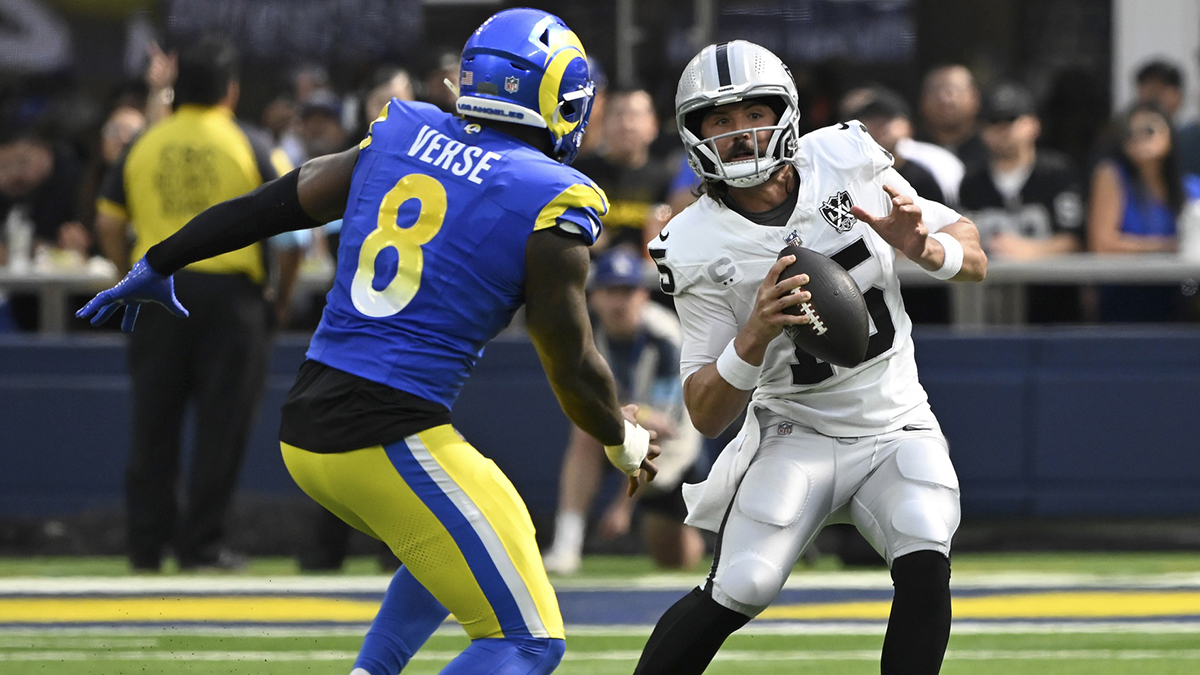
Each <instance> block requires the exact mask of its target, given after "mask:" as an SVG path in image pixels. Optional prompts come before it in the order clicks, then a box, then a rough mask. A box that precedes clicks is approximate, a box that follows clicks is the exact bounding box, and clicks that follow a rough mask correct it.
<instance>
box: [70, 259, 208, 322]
mask: <svg viewBox="0 0 1200 675" xmlns="http://www.w3.org/2000/svg"><path fill="white" fill-rule="evenodd" d="M147 302H157V303H158V304H160V305H162V306H163V307H166V308H167V309H168V310H170V311H171V313H172V314H174V315H175V316H187V315H188V311H187V310H186V309H184V307H183V305H181V304H180V303H179V299H178V298H176V297H175V281H174V278H173V277H169V276H166V277H164V276H163V275H161V274H159V273H158V272H155V271H154V268H152V267H150V264H149V263H147V262H146V259H145V258H144V257H143V258H142V259H141V260H139V261H137V264H135V265H134V266H133V269H132V270H130V271H129V274H126V275H125V278H124V279H121V281H120V282H119V283H118V284H117V285H116V286H113V287H112V288H110V289H108V290H106V291H100V293H99V294H97V295H96V297H94V298H92V299H91V300H89V301H88V303H87V304H86V305H84V306H83V308H82V309H80V310H79V311H78V312H75V316H77V317H79V318H81V319H86V318H88V317H92V325H93V326H99V325H100V324H102V323H104V322H105V321H108V318H109V317H111V316H112V315H113V314H114V313H116V311H117V310H118V309H120V308H122V307H124V308H125V315H124V316H123V317H121V330H123V331H125V332H126V333H130V332H133V325H134V323H135V322H136V321H137V316H138V311H139V310H140V309H141V306H142V304H143V303H147Z"/></svg>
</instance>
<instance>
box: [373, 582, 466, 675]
mask: <svg viewBox="0 0 1200 675" xmlns="http://www.w3.org/2000/svg"><path fill="white" fill-rule="evenodd" d="M449 614H450V612H449V611H448V610H447V609H446V608H445V607H443V606H442V603H440V602H438V601H437V599H436V598H434V597H433V595H432V594H430V592H429V591H428V590H426V589H425V587H424V586H422V585H421V584H420V582H418V581H417V580H416V579H415V578H414V577H413V575H412V574H411V573H410V572H409V571H408V568H407V567H401V568H400V569H398V570H396V575H395V576H393V577H392V582H391V583H390V584H388V589H387V593H386V594H384V596H383V604H382V605H381V606H380V607H379V613H378V614H376V615H375V620H374V621H372V622H371V629H370V630H368V631H367V636H366V638H364V639H363V645H362V649H360V650H359V652H358V659H357V660H355V662H354V668H355V671H358V670H360V669H361V670H363V671H365V673H366V674H369V675H396V673H399V672H400V671H401V670H402V669H403V668H404V666H406V665H408V660H409V659H411V658H412V655H413V654H415V653H416V651H417V650H418V649H420V648H421V645H423V644H425V641H426V640H428V639H429V636H430V635H433V631H435V630H437V627H438V626H440V625H442V622H443V621H445V620H446V617H447V616H449ZM354 675H360V674H359V673H357V672H355V673H354Z"/></svg>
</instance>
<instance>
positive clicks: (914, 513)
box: [892, 501, 958, 544]
mask: <svg viewBox="0 0 1200 675" xmlns="http://www.w3.org/2000/svg"><path fill="white" fill-rule="evenodd" d="M942 511H943V510H942V509H931V508H929V505H928V503H926V502H924V501H910V502H904V503H903V504H901V505H900V506H898V507H897V508H896V510H895V511H893V512H892V527H893V528H895V530H896V532H898V533H899V534H901V535H904V536H906V537H909V538H912V539H915V540H918V541H928V542H934V543H938V544H943V543H949V542H950V537H951V536H953V534H954V530H956V529H958V519H957V518H955V519H954V520H953V521H948V520H947V516H948V514H945V513H943V512H942Z"/></svg>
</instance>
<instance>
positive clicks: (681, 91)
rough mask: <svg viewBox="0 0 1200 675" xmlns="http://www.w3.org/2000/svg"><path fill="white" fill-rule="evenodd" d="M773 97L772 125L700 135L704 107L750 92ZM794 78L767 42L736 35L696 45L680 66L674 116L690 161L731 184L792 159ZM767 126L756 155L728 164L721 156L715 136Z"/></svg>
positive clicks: (762, 175)
mask: <svg viewBox="0 0 1200 675" xmlns="http://www.w3.org/2000/svg"><path fill="white" fill-rule="evenodd" d="M768 96H770V97H775V98H776V99H778V100H779V102H780V103H781V104H782V105H781V106H773V107H774V108H775V110H776V112H778V113H779V120H778V122H777V123H776V124H774V125H772V126H770V127H757V128H755V129H746V130H742V131H735V132H730V133H726V134H720V135H718V136H714V137H712V138H701V137H700V121H701V119H702V118H703V111H704V109H705V108H712V107H715V106H719V105H726V104H729V103H737V102H738V101H742V100H745V99H748V98H759V97H768ZM797 98H798V97H797V94H796V82H795V81H794V80H793V79H792V73H791V71H790V70H788V67H787V66H786V65H784V63H783V61H780V60H779V57H778V56H775V55H774V54H772V53H771V52H770V50H768V49H766V48H765V47H761V46H759V45H756V44H754V43H753V42H746V41H745V40H734V41H732V42H722V43H720V44H715V45H709V46H707V47H705V48H704V49H702V50H700V53H699V54H697V55H696V56H695V58H693V59H692V60H691V61H690V62H689V63H688V64H687V67H686V68H684V69H683V75H682V76H680V78H679V88H678V89H677V90H676V92H675V121H676V123H677V125H678V127H679V135H680V136H681V137H682V138H683V145H684V147H685V148H686V149H687V154H688V164H690V165H691V167H692V170H693V171H695V172H696V175H698V176H700V178H702V179H704V180H711V181H724V182H725V183H726V184H728V185H730V186H732V187H738V188H745V187H753V186H755V185H760V184H762V183H764V182H766V180H767V179H768V178H770V177H771V174H772V173H774V172H775V170H776V169H778V168H779V167H781V166H783V165H784V164H789V163H791V162H792V161H793V160H794V159H795V157H796V153H797V152H798V151H799V148H800V109H799V104H798V101H797ZM763 129H771V130H772V134H771V140H770V142H769V143H768V144H767V147H766V149H765V150H762V151H760V149H759V147H758V144H757V143H755V144H754V158H753V159H744V160H739V161H736V162H729V163H728V164H726V163H724V162H722V161H721V157H720V155H719V154H718V153H717V146H716V141H717V140H718V139H721V138H725V137H728V136H732V135H736V134H744V133H746V132H747V131H751V132H754V131H760V130H763Z"/></svg>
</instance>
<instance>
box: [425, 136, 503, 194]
mask: <svg viewBox="0 0 1200 675" xmlns="http://www.w3.org/2000/svg"><path fill="white" fill-rule="evenodd" d="M408 156H409V157H416V158H417V159H419V160H421V161H422V162H425V163H426V164H432V165H433V166H436V167H438V168H439V169H443V170H445V171H449V172H450V173H452V174H454V175H455V176H467V180H469V181H471V182H472V183H475V184H477V185H478V184H480V183H483V177H482V176H480V174H481V173H483V172H485V171H488V170H490V169H491V168H492V162H494V161H496V160H498V159H500V155H498V154H496V153H494V152H484V150H483V148H480V147H478V146H474V145H467V144H466V143H462V142H460V141H456V140H454V139H452V138H450V137H449V136H446V135H445V134H442V133H439V132H438V131H436V130H434V129H430V128H429V126H428V125H425V124H422V125H421V128H420V129H419V130H418V131H417V138H416V139H415V140H414V141H413V143H412V145H411V146H409V148H408ZM468 174H470V175H468Z"/></svg>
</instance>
